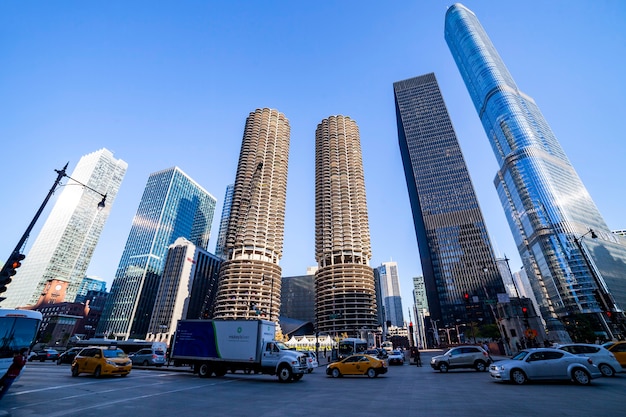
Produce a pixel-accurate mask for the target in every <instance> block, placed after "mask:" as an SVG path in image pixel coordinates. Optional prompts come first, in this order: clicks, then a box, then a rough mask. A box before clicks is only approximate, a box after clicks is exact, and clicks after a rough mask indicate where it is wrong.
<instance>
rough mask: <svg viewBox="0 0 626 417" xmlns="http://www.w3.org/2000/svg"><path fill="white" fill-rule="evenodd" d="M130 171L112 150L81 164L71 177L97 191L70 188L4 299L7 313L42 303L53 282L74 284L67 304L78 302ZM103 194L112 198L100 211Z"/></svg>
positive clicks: (94, 154)
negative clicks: (114, 204)
mask: <svg viewBox="0 0 626 417" xmlns="http://www.w3.org/2000/svg"><path fill="white" fill-rule="evenodd" d="M127 168H128V164H127V163H126V162H124V161H122V160H121V159H115V158H114V157H113V154H112V153H111V152H110V151H109V150H107V149H100V150H98V151H96V152H92V153H90V154H87V155H85V156H83V157H82V158H81V159H80V161H78V164H77V165H76V168H75V169H74V172H72V175H71V178H74V179H76V180H77V181H80V182H81V183H83V184H85V185H86V186H87V187H89V188H91V189H92V190H90V189H88V188H86V187H83V186H82V185H80V184H79V183H77V182H75V181H72V180H71V179H70V180H68V181H67V182H66V183H65V184H64V186H63V191H62V192H61V195H60V196H59V199H58V200H57V202H56V203H55V204H54V207H53V208H52V211H51V212H50V215H49V216H48V218H47V219H46V222H45V223H44V225H43V227H42V229H41V232H39V235H37V239H36V240H35V242H34V243H33V246H32V248H31V249H30V250H29V251H28V255H27V256H26V259H25V260H24V261H23V266H22V267H21V268H20V269H18V273H17V274H16V275H15V277H13V282H12V283H11V285H9V286H8V290H7V292H6V293H5V294H4V297H6V300H5V301H3V302H2V306H3V307H4V308H15V307H20V306H26V305H31V304H34V303H36V302H37V300H38V299H39V296H40V295H41V293H42V290H43V289H44V286H45V285H46V282H48V281H49V280H50V279H60V280H64V281H66V282H68V287H67V292H66V299H65V300H64V301H70V302H71V301H74V298H75V297H76V293H77V291H78V287H79V285H80V283H81V281H82V280H83V278H84V277H85V272H87V267H88V266H89V262H90V261H91V256H92V255H93V251H94V249H95V247H96V244H97V243H98V239H99V238H100V233H101V232H102V228H103V227H104V223H105V222H106V220H107V219H108V217H109V213H110V212H111V207H112V206H113V203H114V201H115V197H116V196H117V192H118V190H119V188H120V185H121V183H122V180H123V179H124V175H125V174H126V169H127ZM93 190H96V191H97V192H94V191H93ZM99 193H100V194H106V205H105V207H103V208H99V207H98V203H99V202H100V201H101V200H102V196H101V195H100V194H99Z"/></svg>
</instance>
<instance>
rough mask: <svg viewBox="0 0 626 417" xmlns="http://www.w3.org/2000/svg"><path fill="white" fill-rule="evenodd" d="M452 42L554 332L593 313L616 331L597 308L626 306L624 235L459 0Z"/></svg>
mask: <svg viewBox="0 0 626 417" xmlns="http://www.w3.org/2000/svg"><path fill="white" fill-rule="evenodd" d="M445 39H446V41H447V43H448V46H449V48H450V51H451V52H452V56H453V57H454V60H455V61H456V64H457V66H458V68H459V71H460V73H461V76H462V77H463V80H464V81H465V85H466V86H467V89H468V91H469V94H470V96H471V98H472V101H473V103H474V106H475V108H476V111H477V112H478V116H479V118H480V120H481V122H482V124H483V127H484V129H485V132H486V133H487V137H488V139H489V141H490V143H491V147H492V149H493V151H494V153H495V156H496V159H497V162H498V165H499V167H500V168H499V170H498V172H497V174H496V177H495V180H494V183H495V186H496V188H497V191H498V194H499V196H500V200H501V202H502V205H503V207H504V211H505V213H506V216H507V219H508V222H509V226H510V228H511V231H512V232H513V235H514V238H515V241H516V244H517V247H518V250H519V253H520V256H521V259H522V262H523V264H524V269H525V270H526V273H527V274H528V278H529V280H530V282H531V284H532V285H533V292H534V293H535V296H536V298H537V301H538V303H539V306H540V310H541V314H542V316H543V318H544V319H545V320H546V322H547V324H548V329H550V324H551V322H552V323H554V318H559V319H562V320H563V321H565V322H567V320H568V317H569V316H571V315H576V314H586V313H592V314H591V317H592V318H593V320H594V322H595V324H596V325H597V326H598V327H599V326H601V328H603V329H604V330H605V331H606V332H607V333H611V332H613V331H615V330H616V329H615V326H612V325H611V323H607V322H606V316H605V315H604V314H599V313H600V312H601V311H602V310H604V309H609V310H611V311H613V312H616V311H619V307H623V306H624V305H626V278H625V277H624V271H625V270H626V252H625V248H624V246H623V245H620V238H619V237H618V236H616V235H615V234H613V233H611V231H610V229H609V228H608V227H607V225H606V223H605V221H604V219H603V218H602V216H601V215H600V213H599V211H598V209H597V207H596V205H595V204H594V202H593V200H592V199H591V197H590V195H589V193H588V192H587V189H586V188H585V186H584V185H583V183H582V181H581V180H580V178H579V177H578V174H577V173H576V171H575V170H574V167H573V166H572V164H571V163H570V161H569V160H568V158H567V156H566V155H565V152H564V151H563V148H562V147H561V145H560V144H559V142H558V140H557V139H556V137H555V135H554V133H553V132H552V130H551V129H550V126H548V123H547V121H546V120H545V118H544V117H543V115H542V114H541V111H540V110H539V107H538V106H537V104H536V103H535V101H534V100H533V99H532V98H531V97H529V96H528V95H526V94H524V93H523V92H522V91H521V90H520V89H519V88H518V86H517V85H516V84H515V81H513V77H512V76H511V74H510V73H509V71H508V69H507V68H506V66H505V65H504V62H503V61H502V59H501V57H500V55H498V52H497V51H496V49H495V47H494V45H493V44H492V42H491V40H490V39H489V37H488V36H487V34H486V32H485V30H484V29H483V27H482V26H481V24H480V22H479V21H478V18H477V17H476V15H475V14H474V13H473V12H472V11H470V10H469V9H467V8H466V7H464V6H463V5H461V4H455V5H453V6H451V7H450V8H449V9H448V11H447V13H446V19H445ZM591 230H593V233H591ZM596 236H597V238H596ZM615 301H617V304H618V306H619V307H618V306H615V305H614V303H615ZM555 324H556V323H555ZM608 336H609V337H610V336H611V335H608Z"/></svg>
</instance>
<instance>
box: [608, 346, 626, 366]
mask: <svg viewBox="0 0 626 417" xmlns="http://www.w3.org/2000/svg"><path fill="white" fill-rule="evenodd" d="M607 350H608V351H609V352H611V353H612V354H613V355H615V359H617V361H618V362H619V364H620V365H622V366H623V367H625V366H626V342H615V343H613V344H612V345H611V346H609V347H608V348H607Z"/></svg>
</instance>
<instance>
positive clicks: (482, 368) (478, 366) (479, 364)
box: [474, 361, 487, 372]
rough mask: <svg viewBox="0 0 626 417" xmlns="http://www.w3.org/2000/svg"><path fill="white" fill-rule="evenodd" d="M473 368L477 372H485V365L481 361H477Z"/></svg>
mask: <svg viewBox="0 0 626 417" xmlns="http://www.w3.org/2000/svg"><path fill="white" fill-rule="evenodd" d="M474 366H475V367H476V371H478V372H485V371H486V370H487V364H486V363H485V362H483V361H477V362H476V364H475V365H474Z"/></svg>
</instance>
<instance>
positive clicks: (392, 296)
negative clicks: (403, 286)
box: [374, 262, 404, 327]
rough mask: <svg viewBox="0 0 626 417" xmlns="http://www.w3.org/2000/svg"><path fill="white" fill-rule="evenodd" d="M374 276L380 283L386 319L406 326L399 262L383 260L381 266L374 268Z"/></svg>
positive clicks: (397, 324) (397, 325)
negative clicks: (401, 295)
mask: <svg viewBox="0 0 626 417" xmlns="http://www.w3.org/2000/svg"><path fill="white" fill-rule="evenodd" d="M374 277H375V278H376V279H377V280H378V281H379V285H380V292H381V295H380V298H381V301H382V306H383V307H384V310H383V311H384V316H385V318H384V321H385V322H387V321H391V325H392V326H396V327H404V314H403V313H402V298H401V297H400V283H399V278H398V264H397V263H396V262H383V263H382V265H381V266H379V267H378V268H375V269H374Z"/></svg>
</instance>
